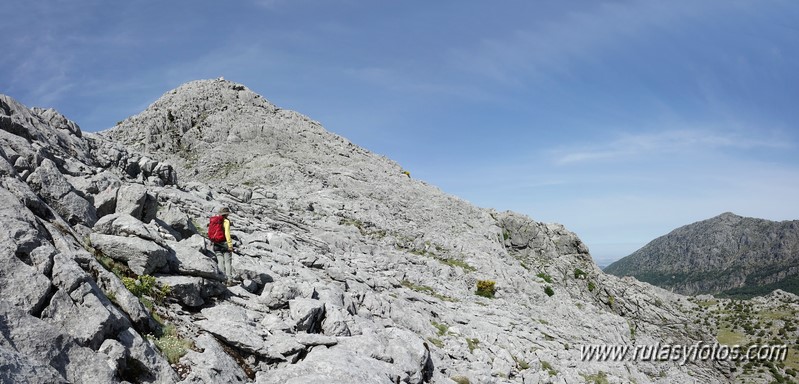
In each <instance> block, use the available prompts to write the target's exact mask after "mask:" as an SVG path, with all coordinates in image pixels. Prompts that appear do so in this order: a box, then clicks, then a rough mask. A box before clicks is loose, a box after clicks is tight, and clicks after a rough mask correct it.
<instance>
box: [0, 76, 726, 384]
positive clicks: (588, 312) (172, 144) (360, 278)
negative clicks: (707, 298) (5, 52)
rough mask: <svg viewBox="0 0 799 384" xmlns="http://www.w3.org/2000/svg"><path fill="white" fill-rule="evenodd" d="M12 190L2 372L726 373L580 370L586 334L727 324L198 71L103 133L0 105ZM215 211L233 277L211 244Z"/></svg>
mask: <svg viewBox="0 0 799 384" xmlns="http://www.w3.org/2000/svg"><path fill="white" fill-rule="evenodd" d="M172 164H174V167H173V165H172ZM178 175H179V176H180V178H178ZM69 196H74V197H69ZM0 200H2V201H3V202H4V203H3V204H2V205H0V219H2V221H3V223H4V224H5V225H6V228H7V231H3V232H0V250H2V253H0V255H2V256H0V257H2V258H3V260H2V261H3V262H2V263H0V296H2V302H0V331H2V332H0V359H1V360H0V363H2V366H3V367H8V369H5V368H4V369H3V370H2V371H0V380H2V381H23V382H48V383H49V382H72V383H96V382H109V383H113V382H148V383H173V382H191V383H200V382H234V383H236V382H258V383H285V382H291V383H319V382H331V383H333V382H348V383H349V382H352V383H397V382H401V383H429V382H435V383H449V382H453V380H457V381H454V382H464V381H465V380H469V382H471V383H528V382H582V381H585V380H587V379H586V377H594V376H592V375H597V376H596V377H604V378H607V379H608V380H609V381H610V382H633V381H634V382H638V383H647V382H666V381H668V382H687V381H694V380H699V381H702V382H711V383H712V382H727V381H728V380H729V377H730V376H731V373H730V371H729V368H728V367H726V366H724V365H723V364H715V363H713V362H706V361H697V362H693V363H691V364H687V365H680V364H678V363H677V362H652V361H583V360H582V358H581V356H580V353H579V347H580V346H582V345H593V344H624V345H632V344H635V343H651V344H655V343H658V342H661V343H672V344H674V343H684V344H691V343H694V342H696V341H699V340H702V341H705V342H712V341H713V338H712V334H713V333H712V331H711V330H710V329H708V328H707V326H705V325H704V324H702V323H701V322H700V321H697V318H696V315H695V314H693V312H691V311H692V309H693V308H694V307H695V305H694V304H692V303H689V302H687V301H684V300H683V298H682V297H681V296H679V295H676V294H673V293H670V292H667V291H665V290H662V289H659V288H655V287H652V286H650V285H648V284H644V283H640V282H638V281H636V280H634V279H629V278H626V279H621V278H617V277H614V276H609V275H605V274H604V273H602V271H600V270H599V268H597V267H596V265H595V264H594V263H593V261H592V260H591V257H590V254H589V253H588V249H587V248H586V247H585V245H584V244H583V243H582V242H581V241H580V239H579V238H578V237H577V236H575V235H574V234H573V233H572V232H570V231H568V230H567V229H566V228H564V227H563V226H562V225H559V224H546V223H540V222H536V221H535V220H533V219H531V218H529V217H526V216H524V215H519V214H516V213H512V212H502V213H500V212H496V211H494V210H490V209H483V208H479V207H475V206H473V205H471V204H469V203H468V202H466V201H463V200H461V199H458V198H456V197H453V196H449V195H446V194H444V193H443V192H441V191H439V190H438V189H436V188H435V187H432V186H430V185H428V184H426V183H424V182H422V181H419V180H414V179H411V178H409V177H408V176H407V175H406V174H404V173H403V172H402V167H401V166H400V165H398V164H396V163H394V162H392V161H391V160H389V159H386V158H384V157H381V156H378V155H375V154H373V153H370V152H368V151H366V150H364V149H362V148H360V147H358V146H356V145H354V144H352V143H350V142H348V141H347V140H345V139H343V138H341V137H339V136H336V135H334V134H331V133H329V132H327V131H325V130H324V129H323V128H322V127H321V126H320V125H319V124H318V123H316V122H314V121H312V120H310V119H308V118H307V117H304V116H302V115H300V114H298V113H296V112H291V111H285V110H282V109H280V108H277V107H276V106H274V105H272V104H270V103H269V102H268V101H266V100H264V99H263V98H262V97H261V96H259V95H256V94H254V93H253V92H251V91H249V90H248V89H247V88H246V87H244V86H242V85H240V84H235V83H231V82H227V81H223V80H209V81H196V82H191V83H188V84H186V85H184V86H182V87H180V88H178V89H176V90H174V91H170V92H168V93H167V94H165V95H164V96H163V97H162V98H161V99H159V100H157V101H156V102H155V103H153V104H152V105H151V106H150V107H149V108H148V109H147V110H145V111H143V112H142V113H141V114H139V115H137V116H133V117H130V118H128V119H126V120H125V121H123V122H122V123H121V124H119V125H118V126H117V127H115V128H113V129H112V130H109V131H106V132H102V133H100V134H90V133H82V132H80V129H79V128H78V126H77V124H74V123H72V122H70V121H69V120H67V119H66V118H63V116H61V115H58V114H57V113H56V112H55V111H52V110H42V109H28V108H25V107H24V106H21V105H20V104H18V103H16V102H15V101H13V100H11V99H10V98H8V97H6V96H0ZM221 206H226V207H229V208H230V209H231V211H232V214H231V215H230V217H229V219H230V221H231V223H232V229H233V235H235V237H236V239H237V240H236V245H235V253H234V255H233V269H234V276H232V278H233V281H234V282H235V283H234V284H229V286H226V285H223V284H222V283H221V282H222V281H225V280H226V277H227V276H223V275H222V274H221V272H220V271H219V269H218V267H217V264H216V260H215V255H214V254H213V252H212V251H211V245H210V243H209V242H208V241H207V240H206V239H205V238H203V237H202V236H200V235H202V234H204V233H205V232H206V229H207V224H208V219H209V217H210V216H211V215H212V214H213V213H214V212H216V211H217V210H218V209H219V207H221ZM489 282H493V287H494V289H493V290H491V291H490V292H480V295H478V294H476V290H477V287H478V283H480V284H481V286H483V285H485V284H486V283H489ZM631 329H632V330H634V331H631ZM167 358H169V360H167Z"/></svg>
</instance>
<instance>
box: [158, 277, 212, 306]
mask: <svg viewBox="0 0 799 384" xmlns="http://www.w3.org/2000/svg"><path fill="white" fill-rule="evenodd" d="M156 280H157V281H158V282H159V283H160V284H162V285H164V284H165V285H168V286H169V287H170V290H171V296H172V297H174V298H175V299H177V300H178V301H179V302H180V303H182V304H183V305H186V306H188V307H199V306H202V305H203V304H205V300H206V299H208V298H210V297H213V296H218V295H220V294H221V293H222V292H224V290H225V287H224V286H223V285H222V284H221V283H220V282H219V281H214V280H207V279H204V278H202V277H194V276H164V275H156Z"/></svg>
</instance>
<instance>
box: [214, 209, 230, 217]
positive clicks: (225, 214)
mask: <svg viewBox="0 0 799 384" xmlns="http://www.w3.org/2000/svg"><path fill="white" fill-rule="evenodd" d="M217 214H218V215H222V216H225V217H227V215H229V214H230V209H228V207H222V208H219V212H217Z"/></svg>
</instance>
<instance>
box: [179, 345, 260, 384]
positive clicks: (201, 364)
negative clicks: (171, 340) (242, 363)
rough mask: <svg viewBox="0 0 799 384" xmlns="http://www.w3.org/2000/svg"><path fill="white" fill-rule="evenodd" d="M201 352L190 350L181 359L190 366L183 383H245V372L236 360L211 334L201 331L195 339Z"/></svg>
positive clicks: (246, 379) (246, 380)
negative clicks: (190, 368) (189, 371)
mask: <svg viewBox="0 0 799 384" xmlns="http://www.w3.org/2000/svg"><path fill="white" fill-rule="evenodd" d="M195 344H196V346H197V348H198V349H199V350H201V351H202V352H197V351H194V350H190V351H189V352H188V353H187V354H186V356H184V357H183V358H182V359H181V360H182V362H183V363H184V364H187V365H189V366H191V367H192V370H191V373H190V374H189V375H188V376H187V377H186V378H185V379H183V380H182V381H181V382H183V383H197V384H205V383H246V382H248V381H249V380H248V378H247V374H246V373H245V372H244V370H243V369H241V367H239V366H238V364H237V363H236V360H235V359H233V358H232V357H231V356H230V355H228V354H227V353H226V352H225V350H224V348H223V347H222V345H221V344H219V342H218V341H216V339H214V337H213V336H211V335H209V334H207V333H203V334H200V335H199V336H198V337H197V338H196V339H195Z"/></svg>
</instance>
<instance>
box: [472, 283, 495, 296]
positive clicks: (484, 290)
mask: <svg viewBox="0 0 799 384" xmlns="http://www.w3.org/2000/svg"><path fill="white" fill-rule="evenodd" d="M495 285H496V282H494V281H492V280H477V290H476V291H475V292H474V293H475V294H476V295H477V296H482V297H487V298H489V299H493V298H494V293H496V286H495Z"/></svg>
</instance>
